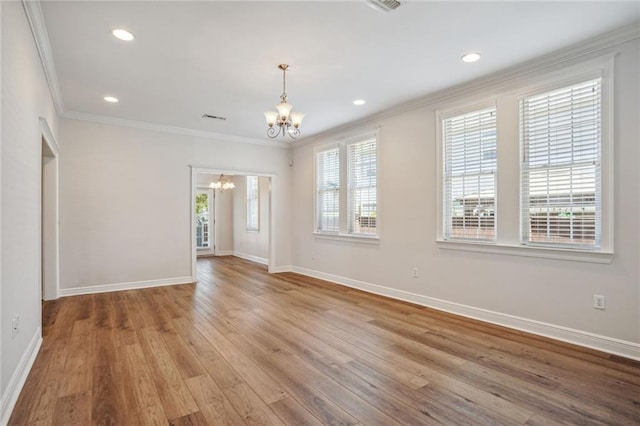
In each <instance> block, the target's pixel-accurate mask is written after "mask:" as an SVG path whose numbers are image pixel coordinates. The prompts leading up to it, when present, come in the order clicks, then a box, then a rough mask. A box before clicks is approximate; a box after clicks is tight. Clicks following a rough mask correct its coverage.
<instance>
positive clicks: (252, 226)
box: [245, 175, 260, 232]
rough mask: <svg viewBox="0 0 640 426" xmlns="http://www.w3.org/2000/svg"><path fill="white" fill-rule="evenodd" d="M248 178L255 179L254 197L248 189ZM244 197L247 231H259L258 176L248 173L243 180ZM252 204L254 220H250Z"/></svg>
mask: <svg viewBox="0 0 640 426" xmlns="http://www.w3.org/2000/svg"><path fill="white" fill-rule="evenodd" d="M249 180H255V183H256V188H255V198H254V197H253V196H252V195H253V194H252V193H251V191H250V190H249ZM245 192H246V194H245V199H246V225H247V231H252V232H258V231H260V177H259V176H255V175H248V176H247V177H246V182H245ZM252 206H255V215H256V222H255V223H252V222H251V212H252Z"/></svg>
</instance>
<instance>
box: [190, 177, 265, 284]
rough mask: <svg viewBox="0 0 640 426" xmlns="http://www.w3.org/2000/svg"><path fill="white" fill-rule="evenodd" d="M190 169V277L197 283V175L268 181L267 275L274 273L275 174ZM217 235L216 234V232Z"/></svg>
mask: <svg viewBox="0 0 640 426" xmlns="http://www.w3.org/2000/svg"><path fill="white" fill-rule="evenodd" d="M189 167H190V168H191V209H190V212H191V216H190V217H191V219H190V223H191V277H192V280H193V281H194V282H195V281H197V278H198V274H197V270H196V265H197V263H196V262H197V250H196V220H195V217H196V193H197V190H198V188H197V187H198V173H207V174H216V175H220V174H225V175H242V176H248V175H252V176H264V177H268V178H269V179H270V183H271V185H270V186H271V190H270V192H269V224H268V226H269V273H274V272H275V271H276V249H275V248H276V219H275V218H276V214H275V212H276V205H277V202H276V201H277V190H276V188H277V185H276V181H277V175H276V174H275V173H265V172H260V171H255V170H240V169H221V168H216V167H206V166H189ZM216 234H217V232H216Z"/></svg>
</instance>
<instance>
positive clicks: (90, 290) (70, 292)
mask: <svg viewBox="0 0 640 426" xmlns="http://www.w3.org/2000/svg"><path fill="white" fill-rule="evenodd" d="M193 282H195V280H194V279H193V277H176V278H165V279H161V280H148V281H133V282H128V283H117V284H103V285H92V286H87V287H74V288H61V289H60V297H66V296H78V295H80V294H94V293H107V292H111V291H121V290H135V289H139V288H147V287H161V286H165V285H176V284H191V283H193Z"/></svg>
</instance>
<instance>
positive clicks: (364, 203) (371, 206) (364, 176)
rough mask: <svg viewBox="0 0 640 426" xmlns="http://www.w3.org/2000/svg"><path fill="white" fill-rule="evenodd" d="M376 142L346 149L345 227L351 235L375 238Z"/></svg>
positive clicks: (372, 139) (372, 141) (349, 146)
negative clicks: (346, 192)
mask: <svg viewBox="0 0 640 426" xmlns="http://www.w3.org/2000/svg"><path fill="white" fill-rule="evenodd" d="M376 170H377V150H376V138H375V137H370V138H367V139H365V140H361V141H358V142H354V143H351V144H349V145H347V175H348V177H349V180H348V191H349V192H348V201H347V214H348V216H347V217H348V220H347V222H348V223H347V227H348V232H349V233H350V234H369V235H376V234H377V232H376V229H377V211H376V207H377V204H376V203H377V200H376V198H377V188H376V186H377V185H376V182H377V177H376V174H377V173H376Z"/></svg>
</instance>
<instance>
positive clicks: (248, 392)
mask: <svg viewBox="0 0 640 426" xmlns="http://www.w3.org/2000/svg"><path fill="white" fill-rule="evenodd" d="M223 392H224V394H225V395H226V397H227V398H228V399H229V401H231V404H232V405H233V406H234V407H235V409H236V411H237V412H238V413H239V414H240V417H242V419H243V420H244V422H245V424H247V425H248V426H253V425H255V426H257V425H284V423H282V420H280V418H279V417H278V416H276V414H275V413H274V412H273V411H272V410H271V409H270V408H269V407H268V406H267V405H266V404H265V403H264V402H263V401H262V400H261V399H260V398H259V397H258V395H257V394H256V393H255V392H254V391H253V390H252V389H251V388H250V387H249V385H247V384H246V383H240V384H238V385H235V386H233V387H230V388H226V389H225V390H224V391H223Z"/></svg>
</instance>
